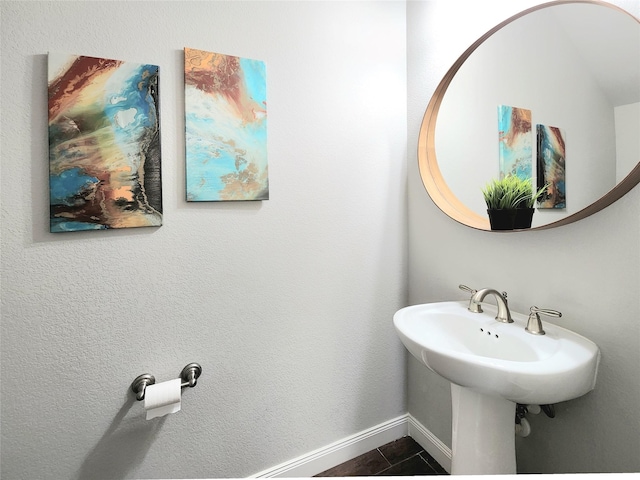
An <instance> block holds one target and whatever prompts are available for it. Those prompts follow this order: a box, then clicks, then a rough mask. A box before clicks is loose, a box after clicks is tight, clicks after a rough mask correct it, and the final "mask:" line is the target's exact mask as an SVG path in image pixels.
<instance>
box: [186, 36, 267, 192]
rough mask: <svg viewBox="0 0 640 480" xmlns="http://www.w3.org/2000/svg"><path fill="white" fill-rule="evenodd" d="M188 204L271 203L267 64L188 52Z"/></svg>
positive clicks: (232, 57)
mask: <svg viewBox="0 0 640 480" xmlns="http://www.w3.org/2000/svg"><path fill="white" fill-rule="evenodd" d="M184 80H185V144H186V192H187V201H190V202H206V201H230V200H268V199H269V180H268V166H267V98H266V69H265V64H264V62H261V61H259V60H250V59H246V58H240V57H234V56H230V55H224V54H221V53H212V52H206V51H203V50H196V49H192V48H185V49H184Z"/></svg>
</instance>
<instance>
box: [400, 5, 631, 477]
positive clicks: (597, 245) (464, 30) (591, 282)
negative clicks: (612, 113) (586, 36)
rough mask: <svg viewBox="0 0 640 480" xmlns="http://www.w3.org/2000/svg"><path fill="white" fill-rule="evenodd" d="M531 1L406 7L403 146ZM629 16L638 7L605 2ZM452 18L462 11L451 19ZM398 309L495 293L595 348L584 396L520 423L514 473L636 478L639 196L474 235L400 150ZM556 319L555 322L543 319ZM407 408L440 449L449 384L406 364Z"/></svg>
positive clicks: (446, 435)
mask: <svg viewBox="0 0 640 480" xmlns="http://www.w3.org/2000/svg"><path fill="white" fill-rule="evenodd" d="M536 3H541V2H534V1H517V2H516V1H509V2H506V1H504V2H497V1H496V2H491V4H490V5H491V8H488V4H487V3H486V2H476V1H473V0H466V1H463V0H459V1H456V2H450V1H446V0H430V1H428V2H408V3H407V37H408V51H407V55H408V92H407V93H408V99H409V102H408V144H409V146H411V145H416V144H417V139H418V131H419V128H420V123H421V121H422V116H423V114H424V110H425V108H426V106H427V104H428V102H429V99H430V97H431V95H432V94H433V92H434V90H435V88H436V86H437V84H438V83H439V81H440V79H441V78H442V76H443V75H444V74H445V72H446V71H447V69H448V68H449V66H450V65H451V64H453V62H454V61H455V60H456V59H457V58H458V56H459V55H460V54H461V53H462V52H463V51H464V49H465V48H466V47H467V46H468V45H470V44H471V43H472V42H473V41H474V40H475V39H476V38H478V37H479V36H480V35H482V34H483V33H484V32H486V31H487V30H489V29H490V28H491V27H493V26H494V25H496V24H497V23H499V22H500V21H502V20H504V19H506V18H508V17H509V16H510V15H512V14H514V13H516V12H517V11H519V10H522V9H524V8H527V7H529V6H531V5H533V4H536ZM614 3H616V4H619V5H620V6H623V7H625V8H627V9H629V10H630V11H631V12H632V13H633V14H634V15H636V16H639V14H640V11H639V10H640V5H639V4H638V2H628V1H627V2H617V1H616V2H614ZM461 12H464V14H461ZM408 156H409V158H408V162H409V163H408V165H409V171H408V178H409V183H408V190H409V259H410V263H409V303H410V304H417V303H423V302H433V301H444V300H454V299H460V300H462V299H464V298H466V294H465V293H464V292H461V291H460V290H458V288H457V286H458V284H460V283H464V284H467V285H470V286H472V287H476V288H480V287H487V286H491V287H494V288H498V289H502V290H507V291H508V293H509V303H510V305H511V307H512V309H513V310H515V311H519V312H527V311H528V308H529V307H530V306H531V305H534V304H535V305H538V306H540V307H548V308H555V309H558V310H560V311H562V313H563V317H562V319H560V320H557V322H555V323H558V324H559V325H562V326H565V327H567V328H569V329H571V330H573V331H575V332H578V333H580V334H582V335H584V336H586V337H588V338H590V339H591V340H593V341H594V342H596V343H597V344H598V346H599V347H600V349H601V351H602V363H601V366H600V370H599V377H598V382H597V386H596V389H595V390H594V391H593V392H591V393H589V394H587V395H586V396H584V397H582V398H579V399H576V400H573V401H570V402H563V403H561V404H558V405H556V412H557V415H556V418H555V419H553V420H552V419H549V418H547V417H546V416H544V415H539V416H537V417H536V416H531V426H532V429H533V432H532V434H531V435H530V436H529V437H527V438H524V439H519V440H518V442H517V456H518V469H519V471H521V472H541V473H566V472H638V471H640V456H639V455H638V452H640V433H639V432H640V417H639V416H638V415H637V413H636V410H637V408H636V407H637V403H638V401H639V400H640V376H639V375H638V368H640V321H639V313H638V312H640V296H639V295H638V293H639V292H640V188H638V187H636V188H634V189H633V190H632V191H631V192H630V193H629V194H628V195H627V196H625V197H624V198H623V199H622V200H620V201H619V202H617V203H616V204H614V205H612V206H611V207H609V208H607V209H606V210H604V211H602V212H600V213H598V214H595V215H593V216H591V217H589V218H587V219H585V220H583V221H581V222H579V223H577V224H572V225H570V226H566V227H562V228H558V229H553V230H547V231H540V232H525V233H508V234H496V233H491V232H481V231H476V230H473V229H471V228H468V227H465V226H462V225H460V224H458V223H456V222H454V221H453V220H451V219H450V218H448V217H446V216H445V215H444V214H443V213H442V212H441V211H440V210H438V208H437V207H436V206H435V205H434V204H433V203H432V202H431V200H430V199H429V196H428V195H427V193H426V191H425V189H424V187H423V186H422V184H421V181H420V177H419V173H418V168H417V158H416V153H415V148H411V147H410V148H409V155H408ZM554 320H556V319H554ZM408 382H409V400H408V402H409V411H410V412H411V414H412V415H414V416H415V417H416V418H417V419H418V420H419V421H420V422H421V423H422V424H423V425H425V426H426V427H427V428H428V429H429V430H430V431H431V432H432V433H434V434H435V435H436V436H437V437H438V438H440V439H441V440H442V441H443V442H445V443H447V444H448V445H449V446H450V445H451V433H450V425H451V423H450V422H451V407H450V401H451V400H450V392H449V384H448V382H446V381H444V380H443V379H441V378H440V377H438V376H437V375H435V374H433V373H431V372H430V371H428V370H427V369H426V368H425V367H422V366H421V365H419V364H418V362H417V361H416V360H414V359H413V357H410V358H409V360H408Z"/></svg>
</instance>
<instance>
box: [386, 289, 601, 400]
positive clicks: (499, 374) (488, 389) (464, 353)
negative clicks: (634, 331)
mask: <svg viewBox="0 0 640 480" xmlns="http://www.w3.org/2000/svg"><path fill="white" fill-rule="evenodd" d="M468 303H469V302H466V301H465V302H441V303H430V304H424V305H414V306H411V307H406V308H403V309H401V310H399V311H398V312H397V313H396V314H395V315H394V317H393V321H394V324H395V327H396V330H397V331H398V334H399V335H400V338H401V340H402V342H403V343H404V345H405V346H406V347H407V349H408V350H409V351H410V352H411V353H412V354H413V356H414V357H416V358H417V359H418V360H420V361H421V362H422V363H424V364H425V365H426V366H427V367H429V368H430V369H431V370H433V371H434V372H436V373H437V374H439V375H441V376H443V377H444V378H446V379H447V380H449V381H450V382H452V383H455V384H457V385H460V386H463V387H468V388H472V389H475V390H477V391H480V392H484V393H488V394H492V395H498V396H501V397H503V398H505V399H507V400H511V401H512V402H517V403H524V404H538V405H540V404H542V405H544V404H551V403H558V402H563V401H566V400H571V399H574V398H577V397H580V396H582V395H584V394H585V393H587V392H589V391H591V390H593V388H594V387H595V382H596V373H597V370H598V363H599V360H600V350H599V349H598V347H597V346H596V344H595V343H593V342H592V341H590V340H588V339H586V338H584V337H583V336H581V335H578V334H577V333H574V332H571V331H570V330H567V329H565V328H561V327H558V326H556V325H552V324H550V323H548V322H544V320H543V322H544V330H545V332H546V335H532V334H530V333H528V332H526V331H525V326H526V324H527V318H528V316H527V315H522V314H519V313H515V312H511V316H512V318H513V320H514V323H500V322H497V321H496V320H495V316H496V310H497V309H496V307H495V306H493V305H489V304H483V305H482V308H483V309H484V312H483V313H472V312H470V311H469V310H468V309H467V306H468Z"/></svg>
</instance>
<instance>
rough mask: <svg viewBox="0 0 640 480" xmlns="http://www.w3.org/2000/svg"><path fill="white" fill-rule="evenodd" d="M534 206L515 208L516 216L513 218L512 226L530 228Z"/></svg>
mask: <svg viewBox="0 0 640 480" xmlns="http://www.w3.org/2000/svg"><path fill="white" fill-rule="evenodd" d="M533 212H535V209H534V208H517V209H516V216H515V218H514V220H513V228H516V229H518V228H531V222H532V221H533Z"/></svg>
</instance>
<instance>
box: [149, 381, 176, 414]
mask: <svg viewBox="0 0 640 480" xmlns="http://www.w3.org/2000/svg"><path fill="white" fill-rule="evenodd" d="M181 384H182V380H181V379H180V378H176V379H175V380H169V381H167V382H162V383H156V384H154V385H149V386H148V387H146V388H145V389H144V409H145V410H146V411H147V420H151V419H152V418H156V417H162V416H164V415H167V414H169V413H176V412H179V411H180V400H181V393H182V392H181V389H180V385H181Z"/></svg>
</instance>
